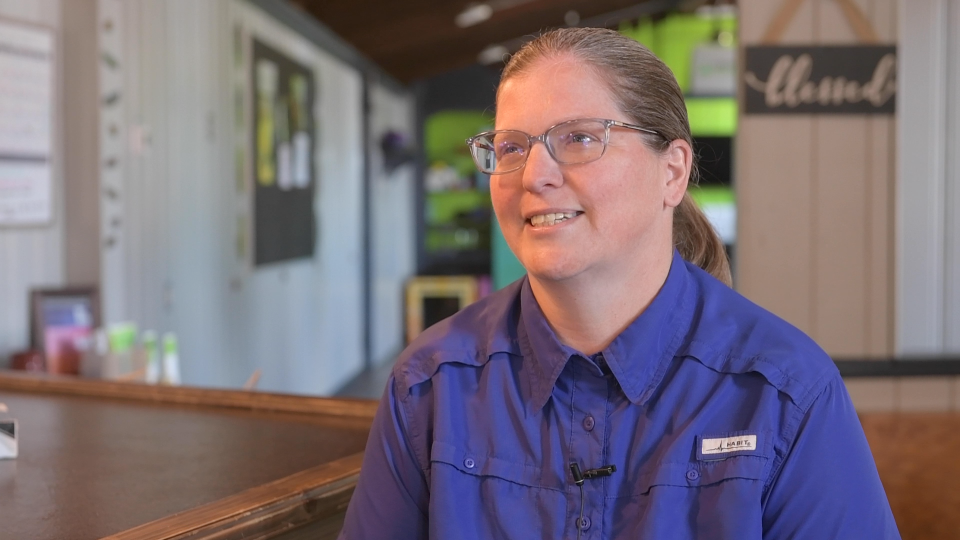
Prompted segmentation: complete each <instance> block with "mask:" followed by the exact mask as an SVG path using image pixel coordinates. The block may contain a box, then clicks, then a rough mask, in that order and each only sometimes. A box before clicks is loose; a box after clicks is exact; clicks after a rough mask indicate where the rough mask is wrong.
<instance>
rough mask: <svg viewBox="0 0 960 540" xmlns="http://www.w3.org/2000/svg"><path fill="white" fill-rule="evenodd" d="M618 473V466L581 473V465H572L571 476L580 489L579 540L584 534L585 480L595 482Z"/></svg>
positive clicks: (605, 466) (574, 463)
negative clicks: (595, 479)
mask: <svg viewBox="0 0 960 540" xmlns="http://www.w3.org/2000/svg"><path fill="white" fill-rule="evenodd" d="M615 472H617V466H616V465H604V466H603V467H599V468H596V469H587V470H585V471H582V472H581V471H580V465H577V463H576V462H572V463H570V474H572V475H573V483H574V484H575V485H576V486H577V487H579V488H580V519H578V520H577V540H580V535H581V534H582V533H583V482H584V480H593V479H594V478H600V477H602V476H610V475H612V474H613V473H615Z"/></svg>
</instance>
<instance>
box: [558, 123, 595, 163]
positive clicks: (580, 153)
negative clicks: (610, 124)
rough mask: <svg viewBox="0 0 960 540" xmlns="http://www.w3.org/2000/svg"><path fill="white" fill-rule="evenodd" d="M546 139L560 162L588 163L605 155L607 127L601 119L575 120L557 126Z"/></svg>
mask: <svg viewBox="0 0 960 540" xmlns="http://www.w3.org/2000/svg"><path fill="white" fill-rule="evenodd" d="M546 139H547V146H548V147H549V148H550V151H551V153H552V154H553V157H554V158H555V159H556V160H557V161H558V162H560V163H568V164H569V163H586V162H588V161H593V160H595V159H600V156H602V155H603V149H604V147H606V144H607V128H606V126H605V125H604V124H603V122H601V121H599V120H574V121H572V122H565V123H563V124H560V125H558V126H555V127H554V128H553V129H551V130H550V132H549V133H547V137H546Z"/></svg>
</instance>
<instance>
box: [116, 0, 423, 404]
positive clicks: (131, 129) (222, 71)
mask: <svg viewBox="0 0 960 540" xmlns="http://www.w3.org/2000/svg"><path fill="white" fill-rule="evenodd" d="M106 1H113V0H106ZM120 5H121V6H122V28H121V31H122V34H123V36H124V37H123V41H124V46H123V66H124V67H123V88H124V98H123V99H124V107H125V112H124V114H125V126H126V131H127V132H128V133H127V134H126V137H127V139H130V138H131V137H133V136H134V135H131V133H133V134H136V133H140V134H143V137H142V138H143V140H144V141H146V142H145V144H144V147H143V150H142V152H139V153H137V152H133V151H130V150H129V149H128V151H127V153H126V154H125V156H124V159H123V164H122V166H123V167H124V171H125V174H124V186H123V205H122V213H123V223H124V225H123V231H122V234H121V236H120V237H121V239H122V240H121V244H120V245H118V246H117V247H116V248H115V249H114V250H113V251H111V252H107V253H105V254H104V263H103V266H104V288H105V291H104V294H105V305H106V306H107V307H108V310H107V313H106V315H107V317H108V319H109V320H123V319H130V320H135V321H137V322H138V323H140V325H141V327H149V328H155V329H157V330H160V331H164V330H173V331H175V332H176V333H177V334H178V336H179V338H180V349H181V360H182V362H183V368H182V369H183V373H184V379H185V382H186V383H188V384H196V385H203V386H238V385H240V384H242V383H243V382H244V381H245V380H246V379H247V377H248V376H249V375H250V374H251V373H252V372H253V371H254V370H255V369H260V370H262V373H263V374H262V378H261V379H260V384H259V386H258V388H259V389H262V390H272V391H283V392H297V393H310V394H327V393H331V392H333V391H335V390H336V389H337V388H338V387H339V386H341V385H342V384H343V383H344V382H346V381H347V380H349V379H350V378H351V377H352V376H353V375H355V374H356V373H357V372H358V371H359V370H360V369H361V368H362V367H363V362H364V358H363V342H362V339H363V334H362V330H363V326H362V325H363V312H362V309H363V306H362V293H363V272H362V262H363V252H362V250H363V242H362V232H363V226H364V224H363V223H362V196H363V152H364V143H363V138H362V137H363V133H362V118H363V115H362V113H363V111H362V107H363V103H362V89H363V87H362V85H363V79H362V76H361V74H360V72H359V71H358V70H356V69H354V68H352V67H351V66H349V65H346V64H344V63H343V62H340V61H339V60H337V59H336V58H334V57H333V56H332V55H330V54H328V53H326V52H324V51H323V50H320V49H318V48H317V47H315V46H314V45H313V44H312V43H310V42H309V41H307V40H306V39H304V38H303V37H301V36H299V35H297V34H295V33H294V32H292V31H291V30H289V29H288V28H286V27H285V26H283V25H281V24H280V23H278V22H277V21H275V20H273V19H272V18H271V17H269V16H268V15H266V14H265V13H263V12H262V11H260V10H259V9H258V8H256V7H254V6H253V5H251V4H248V3H247V2H243V1H239V0H204V1H202V2H196V1H193V0H140V1H138V2H122V3H120ZM235 24H240V25H241V26H242V27H244V28H245V29H247V30H248V31H253V32H256V34H257V36H258V38H259V39H262V40H263V41H265V42H266V43H268V44H270V45H271V46H273V47H274V48H277V49H279V50H282V51H284V52H285V53H286V54H288V55H290V56H292V57H293V58H296V59H297V60H298V61H299V62H301V63H303V64H306V65H309V66H311V67H313V69H314V70H315V76H316V79H315V80H316V82H317V84H318V91H317V100H318V101H317V110H316V111H315V118H317V120H318V124H317V125H318V133H317V135H318V141H319V144H318V155H317V157H316V163H317V167H318V188H319V189H318V190H317V199H316V203H315V208H316V212H317V218H318V229H319V230H318V240H317V242H318V243H317V252H316V255H315V257H314V258H313V259H310V260H299V261H294V262H288V263H280V264H273V265H268V266H265V267H260V268H254V267H252V266H251V264H250V262H249V251H248V253H247V257H246V258H244V257H240V256H238V252H237V241H238V235H242V234H243V230H242V229H243V228H244V227H245V225H244V224H243V223H242V222H241V220H242V219H246V220H247V221H246V222H247V224H249V223H250V219H252V215H251V212H252V202H251V200H250V195H249V193H250V191H249V190H250V186H249V179H248V186H247V188H246V190H247V191H245V192H243V191H238V189H237V182H236V170H235V153H234V152H235V144H234V133H235V132H234V123H233V122H234V116H233V114H234V113H233V103H234V101H233V92H234V80H235V76H236V73H235V72H234V67H233V66H234V63H233V62H234V59H233V45H232V40H233V31H234V25H235ZM372 95H373V98H374V99H373V101H374V104H375V105H376V106H375V107H374V108H373V112H374V114H375V115H382V116H383V119H381V120H378V121H377V122H378V123H377V122H375V124H376V125H378V126H388V125H391V126H395V127H398V128H405V129H408V130H411V131H412V118H413V112H412V101H411V100H410V99H409V97H405V96H392V97H391V96H389V91H387V90H386V89H381V90H377V91H374V92H372ZM247 110H248V113H247V114H248V115H249V107H247ZM248 117H249V116H248ZM247 124H248V125H249V120H248V121H247ZM398 174H399V177H398V178H390V179H383V180H382V181H378V182H377V183H375V187H376V186H380V188H379V189H375V197H379V199H378V200H381V202H379V203H377V202H375V203H374V204H381V205H386V207H387V209H386V210H385V211H382V212H379V211H378V210H377V208H376V206H375V207H374V213H375V214H376V215H378V216H380V218H379V219H378V220H377V221H376V223H380V226H379V229H383V230H386V229H388V228H389V230H386V233H387V236H386V237H385V238H381V239H379V240H376V239H375V240H374V244H375V245H379V246H390V247H392V246H395V245H398V246H399V247H398V249H403V246H404V245H405V243H410V244H411V245H412V242H413V238H412V232H411V233H410V236H409V238H406V237H405V236H404V234H406V233H405V232H404V231H405V228H404V227H396V226H392V227H391V223H390V220H391V219H401V220H406V221H410V222H411V223H412V219H411V218H410V217H409V216H410V214H411V212H412V201H408V200H407V199H406V198H405V197H404V191H405V190H407V188H408V187H409V182H410V181H411V179H410V178H409V177H408V176H404V174H405V173H403V172H402V171H398ZM406 174H407V175H409V173H406ZM404 205H409V206H410V209H406V208H405V207H404ZM244 216H245V217H244ZM394 225H395V224H394ZM248 241H251V242H252V238H249V237H248ZM409 252H411V253H412V249H410V250H409ZM383 257H386V259H383V260H381V261H380V262H379V263H378V264H379V265H380V267H382V268H385V270H384V271H382V272H379V274H378V273H377V272H374V275H380V276H381V277H382V278H383V279H381V280H380V281H378V283H380V282H384V284H383V287H382V288H383V289H384V291H383V292H382V295H383V296H384V297H388V300H390V298H392V297H393V296H396V297H397V298H400V295H401V290H400V289H399V288H398V282H399V283H402V281H403V279H405V278H406V276H401V275H400V274H402V273H403V272H404V270H403V269H404V268H405V267H406V266H412V263H408V262H405V261H404V259H403V256H391V255H389V254H384V255H383ZM391 265H393V266H392V267H391ZM111 268H113V269H116V271H117V272H119V273H121V274H122V276H123V279H118V280H108V279H107V272H108V271H109V270H110V269H111ZM388 303H389V302H388ZM373 304H374V306H376V305H378V301H377V297H376V296H375V298H374V302H373ZM388 307H389V306H388ZM388 311H389V309H388ZM400 317H401V312H400V310H399V309H398V310H397V313H396V318H395V319H390V318H389V317H388V318H387V319H386V320H380V319H378V320H377V322H378V324H379V326H380V329H377V331H376V335H381V332H384V333H391V332H395V333H396V340H399V339H400V336H401V333H400V332H399V330H398V329H396V328H394V327H396V326H397V324H399V323H398V320H399V318H400ZM376 346H377V347H378V348H379V349H378V350H381V351H386V350H390V349H392V348H393V344H392V343H390V342H389V339H387V340H385V341H384V342H383V343H379V342H378V343H377V344H376Z"/></svg>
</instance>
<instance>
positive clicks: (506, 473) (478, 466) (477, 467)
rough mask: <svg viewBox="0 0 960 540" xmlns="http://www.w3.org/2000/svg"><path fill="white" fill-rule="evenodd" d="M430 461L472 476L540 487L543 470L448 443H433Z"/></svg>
mask: <svg viewBox="0 0 960 540" xmlns="http://www.w3.org/2000/svg"><path fill="white" fill-rule="evenodd" d="M430 461H431V462H432V463H445V464H447V465H450V466H452V467H454V468H456V469H457V470H459V471H460V472H462V473H466V474H469V475H472V476H477V477H496V478H500V479H503V480H507V481H508V482H513V483H515V484H520V485H524V486H529V487H540V480H541V469H540V468H539V467H536V466H533V465H528V464H524V463H515V462H512V461H509V460H505V459H501V458H498V457H494V456H488V455H485V454H482V453H477V452H470V451H468V450H463V449H461V448H457V447H455V446H453V445H451V444H447V443H442V442H438V441H434V442H433V445H432V450H431V454H430Z"/></svg>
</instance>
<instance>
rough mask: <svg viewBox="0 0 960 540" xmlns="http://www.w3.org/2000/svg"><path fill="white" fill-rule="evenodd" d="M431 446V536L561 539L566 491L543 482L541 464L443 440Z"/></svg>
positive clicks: (525, 539)
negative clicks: (520, 460)
mask: <svg viewBox="0 0 960 540" xmlns="http://www.w3.org/2000/svg"><path fill="white" fill-rule="evenodd" d="M431 448H432V450H431V456H430V462H431V463H430V536H431V538H498V539H500V538H502V539H517V540H521V539H523V540H527V539H529V538H554V537H559V534H557V533H556V531H553V529H554V528H555V527H557V526H560V527H562V525H563V523H562V516H563V515H564V514H565V511H566V500H565V497H564V492H563V491H562V490H560V489H554V488H550V487H545V486H543V485H542V483H541V478H542V470H541V468H540V467H537V466H536V465H532V464H529V463H521V462H518V461H513V460H510V459H504V458H502V457H499V456H489V455H484V454H482V453H476V452H472V451H469V450H466V449H464V448H460V447H457V446H454V445H451V444H447V443H443V442H437V441H434V442H433V445H432V447H431ZM554 521H556V522H557V523H553V522H554ZM467 531H469V532H468V533H466V535H465V532H467Z"/></svg>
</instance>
